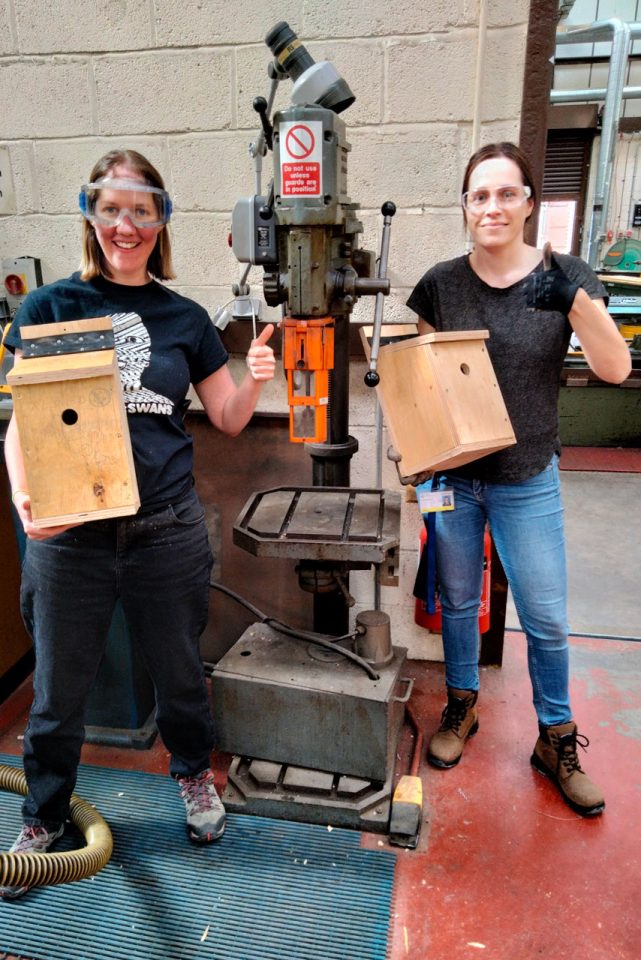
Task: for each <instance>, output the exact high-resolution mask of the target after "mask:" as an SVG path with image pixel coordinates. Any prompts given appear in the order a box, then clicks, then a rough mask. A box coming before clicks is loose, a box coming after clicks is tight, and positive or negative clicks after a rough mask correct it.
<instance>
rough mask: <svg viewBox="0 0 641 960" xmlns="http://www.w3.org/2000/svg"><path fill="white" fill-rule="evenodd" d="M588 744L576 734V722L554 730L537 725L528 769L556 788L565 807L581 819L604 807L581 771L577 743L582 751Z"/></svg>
mask: <svg viewBox="0 0 641 960" xmlns="http://www.w3.org/2000/svg"><path fill="white" fill-rule="evenodd" d="M589 743H590V741H589V740H588V738H587V737H584V736H583V735H582V734H580V733H577V729H576V723H574V722H573V721H570V722H569V723H562V724H560V725H559V726H557V727H543V726H541V724H539V739H538V740H537V741H536V744H535V746H534V753H533V754H532V756H531V758H530V762H531V764H532V766H533V767H534V768H535V769H536V770H538V771H539V773H542V774H543V775H544V776H546V777H549V778H550V780H552V781H553V783H555V784H556V785H557V787H558V788H559V790H560V792H561V796H562V797H563V799H564V800H565V802H566V803H567V805H568V806H569V807H572V809H573V810H575V811H576V812H577V813H580V814H582V815H583V816H584V817H595V816H597V815H598V814H600V813H602V812H603V810H604V808H605V800H604V798H603V794H602V793H601V791H600V790H599V788H598V787H597V785H596V784H595V783H592V781H591V780H590V778H589V777H588V775H587V774H586V773H584V772H583V770H582V769H581V764H580V763H579V758H578V757H577V753H576V748H577V744H578V745H579V746H580V747H581V748H582V749H583V750H585V748H586V747H587V746H588V745H589Z"/></svg>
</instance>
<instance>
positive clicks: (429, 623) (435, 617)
mask: <svg viewBox="0 0 641 960" xmlns="http://www.w3.org/2000/svg"><path fill="white" fill-rule="evenodd" d="M426 541H427V530H426V529H425V524H424V523H422V524H421V534H420V537H419V554H418V555H419V557H420V556H421V552H422V550H423V547H424V546H425V543H426ZM491 584H492V538H491V537H490V533H489V531H488V529H487V528H486V530H485V535H484V537H483V586H482V589H481V605H480V606H479V632H480V633H486V631H488V630H489V629H490V589H491ZM434 607H435V609H434V613H428V612H427V609H426V604H425V601H424V600H416V605H415V608H414V622H415V623H417V624H418V625H419V627H425V629H426V630H431V631H432V633H440V632H441V601H440V598H439V596H438V594H437V596H436V598H435V602H434Z"/></svg>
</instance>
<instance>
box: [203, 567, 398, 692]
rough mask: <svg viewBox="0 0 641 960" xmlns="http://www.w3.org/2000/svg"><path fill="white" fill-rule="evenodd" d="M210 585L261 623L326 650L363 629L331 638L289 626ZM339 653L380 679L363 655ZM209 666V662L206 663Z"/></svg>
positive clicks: (219, 586)
mask: <svg viewBox="0 0 641 960" xmlns="http://www.w3.org/2000/svg"><path fill="white" fill-rule="evenodd" d="M209 586H210V587H211V588H212V590H219V591H220V593H223V594H225V596H227V597H230V598H231V599H232V600H235V601H236V602H237V603H240V604H241V606H243V607H245V608H246V609H247V610H249V611H250V613H253V615H254V616H255V617H257V618H258V619H259V620H260V622H261V623H264V624H266V625H267V626H269V627H273V628H274V630H277V631H278V632H279V633H284V634H285V635H286V636H288V637H292V638H293V639H294V640H303V641H306V642H307V643H314V644H316V645H317V646H319V647H323V648H324V649H325V650H332V651H334V652H335V651H336V650H337V644H338V643H339V642H341V641H343V640H352V641H353V640H355V639H356V637H357V636H359V635H360V634H361V633H362V632H363V631H362V629H359V628H356V629H355V630H354V631H353V632H352V633H346V634H343V636H341V637H332V638H331V639H330V638H328V637H327V636H325V635H323V634H320V633H314V632H313V631H311V630H298V629H296V630H295V629H294V628H293V627H288V626H287V624H285V623H282V622H281V621H280V620H277V619H276V618H275V617H268V616H267V615H266V614H265V613H263V612H262V610H259V609H258V607H255V606H254V605H253V604H252V603H250V602H249V600H245V598H244V597H241V596H240V595H239V594H238V593H236V592H235V591H234V590H230V589H229V587H225V586H224V585H223V584H222V583H217V582H216V581H214V580H210V582H209ZM338 651H339V653H340V654H341V656H344V657H345V658H346V659H347V660H351V662H352V663H354V664H356V666H358V667H360V668H361V669H362V670H364V671H365V673H366V674H367V675H368V677H369V678H370V679H371V680H378V679H380V676H379V674H378V673H377V672H376V671H375V670H374V669H373V667H372V666H371V664H370V663H368V661H367V660H364V659H363V657H359V656H358V654H357V653H354V652H353V651H352V650H348V649H347V648H346V647H339V648H338ZM205 666H206V667H207V666H208V665H207V664H206V665H205Z"/></svg>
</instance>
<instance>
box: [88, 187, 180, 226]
mask: <svg viewBox="0 0 641 960" xmlns="http://www.w3.org/2000/svg"><path fill="white" fill-rule="evenodd" d="M78 202H79V203H80V210H81V212H82V215H83V217H86V218H87V220H91V222H92V223H100V224H102V226H104V227H116V226H118V225H119V224H121V223H122V221H123V220H124V218H125V217H129V219H130V220H131V222H132V223H133V225H134V226H135V227H142V228H144V227H161V226H162V225H163V224H164V223H168V221H169V218H170V217H171V211H172V204H171V198H170V196H169V194H168V193H167V191H166V190H161V188H160V187H150V186H147V184H145V183H141V182H140V181H139V180H119V179H116V178H111V177H103V178H102V179H101V180H97V181H96V182H95V183H85V184H84V186H83V187H81V189H80V196H79V197H78Z"/></svg>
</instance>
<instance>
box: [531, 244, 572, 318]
mask: <svg viewBox="0 0 641 960" xmlns="http://www.w3.org/2000/svg"><path fill="white" fill-rule="evenodd" d="M524 286H525V296H526V300H527V305H528V308H529V309H530V310H558V311H559V313H562V314H564V315H565V316H566V317H567V315H568V314H569V312H570V310H571V309H572V304H573V303H574V298H575V297H576V293H577V290H578V289H579V284H578V283H573V282H572V280H570V278H569V277H568V276H567V274H565V273H564V272H563V270H562V269H561V267H560V266H559V261H558V260H557V259H556V257H555V256H554V255H552V259H551V265H550V269H549V270H537V271H536V272H535V273H531V274H529V276H527V277H526V278H525V284H524Z"/></svg>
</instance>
